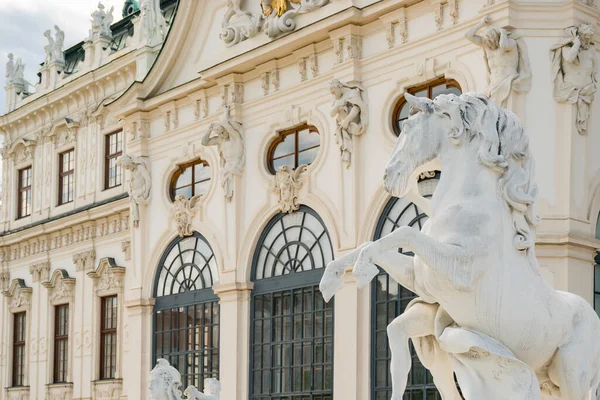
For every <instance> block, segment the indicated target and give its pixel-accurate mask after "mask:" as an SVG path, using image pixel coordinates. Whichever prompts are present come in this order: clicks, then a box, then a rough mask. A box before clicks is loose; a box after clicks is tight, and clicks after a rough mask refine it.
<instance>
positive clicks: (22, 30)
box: [0, 0, 125, 114]
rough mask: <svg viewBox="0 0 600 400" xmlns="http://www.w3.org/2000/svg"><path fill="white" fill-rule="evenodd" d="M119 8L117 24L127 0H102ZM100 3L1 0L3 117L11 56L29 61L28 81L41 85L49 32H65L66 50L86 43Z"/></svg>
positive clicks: (86, 0)
mask: <svg viewBox="0 0 600 400" xmlns="http://www.w3.org/2000/svg"><path fill="white" fill-rule="evenodd" d="M102 2H103V3H104V5H105V6H107V9H108V8H110V7H111V6H115V12H114V16H115V21H118V20H119V19H121V10H122V8H123V4H124V2H125V0H102ZM97 5H98V0H0V114H3V113H4V105H5V98H4V97H5V96H4V86H5V80H6V78H5V74H6V62H7V61H8V58H7V57H8V53H13V54H14V55H15V59H16V58H18V57H21V58H23V61H24V62H25V65H26V66H25V79H27V80H28V81H29V82H31V83H35V82H37V76H36V74H37V73H38V71H39V65H40V63H41V62H43V61H44V46H45V45H46V44H47V43H48V42H47V40H46V38H45V37H44V31H45V30H46V29H51V28H52V29H53V27H54V25H58V26H59V27H60V28H61V29H62V30H63V31H65V49H68V48H69V47H71V46H72V45H74V44H76V43H79V42H80V41H82V40H83V39H84V38H85V37H86V36H87V35H88V31H89V29H90V14H91V13H92V12H93V11H94V10H95V9H97Z"/></svg>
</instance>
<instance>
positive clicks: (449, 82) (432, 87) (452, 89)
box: [392, 78, 462, 136]
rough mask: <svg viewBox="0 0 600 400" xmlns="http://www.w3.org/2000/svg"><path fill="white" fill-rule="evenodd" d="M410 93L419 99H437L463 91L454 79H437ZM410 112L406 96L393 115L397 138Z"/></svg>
mask: <svg viewBox="0 0 600 400" xmlns="http://www.w3.org/2000/svg"><path fill="white" fill-rule="evenodd" d="M407 92H408V93H410V94H412V95H413V96H417V97H428V98H430V99H435V98H436V97H438V96H439V95H440V94H449V93H453V94H456V95H460V94H461V93H462V90H461V88H460V85H459V84H458V82H456V81H455V80H453V79H445V78H441V79H436V80H435V81H432V82H428V83H426V84H423V85H419V86H416V87H414V88H410V89H408V90H407ZM409 112H410V105H409V104H408V103H407V102H406V99H405V98H404V96H402V97H401V98H400V100H398V103H396V105H395V106H394V112H393V113H392V119H393V120H392V126H393V127H394V133H395V134H396V136H399V135H400V132H401V131H402V122H404V120H406V119H408V117H409Z"/></svg>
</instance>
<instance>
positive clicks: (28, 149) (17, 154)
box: [8, 139, 37, 164]
mask: <svg viewBox="0 0 600 400" xmlns="http://www.w3.org/2000/svg"><path fill="white" fill-rule="evenodd" d="M36 143H37V142H36V141H35V140H31V139H17V140H15V141H14V142H13V143H12V144H11V145H10V147H9V148H8V155H9V156H10V157H12V159H13V161H14V162H15V163H16V164H20V163H24V162H31V161H32V160H33V153H34V151H35V146H36Z"/></svg>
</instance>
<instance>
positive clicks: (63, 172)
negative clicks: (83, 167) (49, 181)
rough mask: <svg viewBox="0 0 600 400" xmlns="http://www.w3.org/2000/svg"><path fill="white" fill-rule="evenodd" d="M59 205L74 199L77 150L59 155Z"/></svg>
mask: <svg viewBox="0 0 600 400" xmlns="http://www.w3.org/2000/svg"><path fill="white" fill-rule="evenodd" d="M58 170H59V174H58V205H61V204H66V203H70V202H72V201H73V186H74V182H73V179H74V177H75V150H74V149H71V150H69V151H65V152H64V153H61V154H59V155H58Z"/></svg>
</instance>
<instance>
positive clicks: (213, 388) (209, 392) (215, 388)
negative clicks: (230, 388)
mask: <svg viewBox="0 0 600 400" xmlns="http://www.w3.org/2000/svg"><path fill="white" fill-rule="evenodd" d="M183 395H184V396H185V398H186V399H188V400H219V399H220V398H221V384H220V383H219V381H218V380H216V379H215V378H208V379H205V380H204V393H202V392H200V391H199V390H198V389H196V388H195V387H194V386H188V388H187V389H185V392H183Z"/></svg>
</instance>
